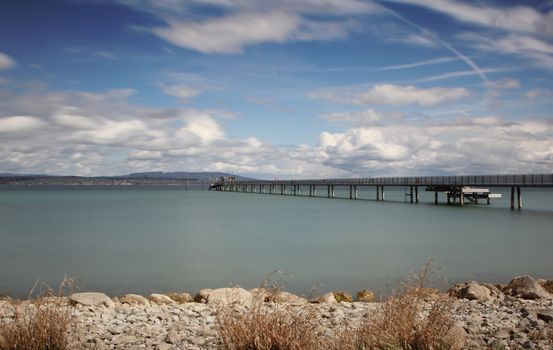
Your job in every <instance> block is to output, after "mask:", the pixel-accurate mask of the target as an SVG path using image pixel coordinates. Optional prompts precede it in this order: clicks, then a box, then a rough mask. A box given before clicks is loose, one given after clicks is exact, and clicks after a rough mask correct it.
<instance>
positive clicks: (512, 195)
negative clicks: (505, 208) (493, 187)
mask: <svg viewBox="0 0 553 350" xmlns="http://www.w3.org/2000/svg"><path fill="white" fill-rule="evenodd" d="M512 209H515V188H514V187H511V210H512Z"/></svg>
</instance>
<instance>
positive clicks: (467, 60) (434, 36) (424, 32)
mask: <svg viewBox="0 0 553 350" xmlns="http://www.w3.org/2000/svg"><path fill="white" fill-rule="evenodd" d="M380 6H382V8H383V9H384V10H385V11H386V12H388V13H390V14H391V15H392V16H395V17H397V18H398V19H399V20H401V21H402V22H404V23H406V24H408V25H410V26H411V27H413V28H415V29H417V30H418V31H420V32H421V34H422V35H424V36H430V37H431V38H432V39H434V40H437V41H438V42H439V43H440V44H442V45H443V46H444V47H445V48H447V49H448V50H449V51H451V52H452V53H453V54H454V55H455V56H457V57H459V59H461V60H462V61H464V62H465V63H466V64H468V65H469V67H471V68H472V69H473V70H474V72H475V73H476V74H477V75H479V76H480V78H482V80H484V82H489V81H490V80H489V79H488V77H487V76H486V74H484V72H483V71H482V69H481V68H480V67H478V65H477V64H476V63H474V61H473V60H471V59H470V58H468V57H467V56H465V55H463V54H462V53H461V52H459V50H457V49H456V48H454V47H453V46H452V45H451V44H449V43H448V42H446V41H444V40H443V39H441V38H440V37H439V36H438V35H437V34H436V33H434V32H432V31H430V30H428V29H426V28H424V27H421V26H420V25H418V24H416V23H413V22H411V21H410V20H408V19H407V18H405V17H403V16H402V15H400V14H399V13H397V12H396V11H394V10H391V9H389V8H387V7H386V6H384V5H382V4H380Z"/></svg>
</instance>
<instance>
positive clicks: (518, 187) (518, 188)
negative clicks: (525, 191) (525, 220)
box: [517, 186, 522, 209]
mask: <svg viewBox="0 0 553 350" xmlns="http://www.w3.org/2000/svg"><path fill="white" fill-rule="evenodd" d="M517 208H518V209H522V194H521V193H520V186H517Z"/></svg>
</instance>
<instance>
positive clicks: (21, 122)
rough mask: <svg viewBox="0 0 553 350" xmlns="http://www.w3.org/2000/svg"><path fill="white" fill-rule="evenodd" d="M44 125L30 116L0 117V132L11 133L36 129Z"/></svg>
mask: <svg viewBox="0 0 553 350" xmlns="http://www.w3.org/2000/svg"><path fill="white" fill-rule="evenodd" d="M43 125H44V122H42V121H41V120H40V119H38V118H35V117H32V116H10V117H0V132H4V133H8V132H9V133H13V132H21V131H29V130H33V129H38V128H40V127H41V126H43Z"/></svg>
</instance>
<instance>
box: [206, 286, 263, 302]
mask: <svg viewBox="0 0 553 350" xmlns="http://www.w3.org/2000/svg"><path fill="white" fill-rule="evenodd" d="M196 300H197V301H198V302H200V303H207V304H217V305H228V304H242V305H251V304H252V302H253V295H252V293H250V292H248V291H247V290H245V289H244V288H219V289H202V290H200V292H199V293H198V295H197V296H196Z"/></svg>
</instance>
